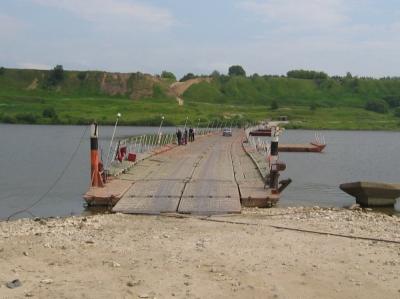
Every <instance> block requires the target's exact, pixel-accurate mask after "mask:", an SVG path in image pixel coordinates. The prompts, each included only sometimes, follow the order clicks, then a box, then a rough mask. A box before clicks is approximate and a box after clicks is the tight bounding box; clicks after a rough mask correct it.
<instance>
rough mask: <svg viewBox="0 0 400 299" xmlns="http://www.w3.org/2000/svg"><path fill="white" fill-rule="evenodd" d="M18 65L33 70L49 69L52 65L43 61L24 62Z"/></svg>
mask: <svg viewBox="0 0 400 299" xmlns="http://www.w3.org/2000/svg"><path fill="white" fill-rule="evenodd" d="M17 65H18V67H20V68H23V69H32V70H49V69H51V67H50V66H49V65H47V64H41V63H32V62H22V63H18V64H17Z"/></svg>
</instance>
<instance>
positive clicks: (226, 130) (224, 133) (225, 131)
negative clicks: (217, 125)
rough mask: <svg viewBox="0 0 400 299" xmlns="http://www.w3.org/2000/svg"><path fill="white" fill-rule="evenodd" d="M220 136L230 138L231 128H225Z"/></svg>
mask: <svg viewBox="0 0 400 299" xmlns="http://www.w3.org/2000/svg"><path fill="white" fill-rule="evenodd" d="M222 136H232V129H231V128H225V129H224V130H223V131H222Z"/></svg>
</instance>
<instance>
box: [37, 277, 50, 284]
mask: <svg viewBox="0 0 400 299" xmlns="http://www.w3.org/2000/svg"><path fill="white" fill-rule="evenodd" d="M40 283H43V284H52V283H53V279H50V278H46V279H42V280H41V281H40Z"/></svg>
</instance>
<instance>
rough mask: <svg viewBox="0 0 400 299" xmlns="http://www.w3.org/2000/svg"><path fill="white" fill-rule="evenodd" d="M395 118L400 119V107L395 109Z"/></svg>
mask: <svg viewBox="0 0 400 299" xmlns="http://www.w3.org/2000/svg"><path fill="white" fill-rule="evenodd" d="M394 116H396V117H400V107H397V108H396V109H394Z"/></svg>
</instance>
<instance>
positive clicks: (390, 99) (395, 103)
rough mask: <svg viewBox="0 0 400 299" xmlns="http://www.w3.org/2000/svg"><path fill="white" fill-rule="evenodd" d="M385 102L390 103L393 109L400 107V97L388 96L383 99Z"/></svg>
mask: <svg viewBox="0 0 400 299" xmlns="http://www.w3.org/2000/svg"><path fill="white" fill-rule="evenodd" d="M383 100H384V101H385V102H386V103H388V104H389V106H390V107H391V108H395V107H399V106H400V96H386V97H383Z"/></svg>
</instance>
